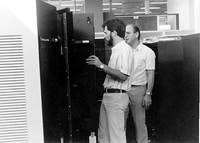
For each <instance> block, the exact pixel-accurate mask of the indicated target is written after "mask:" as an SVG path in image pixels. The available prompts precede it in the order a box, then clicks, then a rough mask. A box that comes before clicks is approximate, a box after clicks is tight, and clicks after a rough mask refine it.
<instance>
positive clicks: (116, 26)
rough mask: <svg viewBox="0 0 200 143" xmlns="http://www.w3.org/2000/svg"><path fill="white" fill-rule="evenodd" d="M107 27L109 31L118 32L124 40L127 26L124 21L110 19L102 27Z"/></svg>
mask: <svg viewBox="0 0 200 143" xmlns="http://www.w3.org/2000/svg"><path fill="white" fill-rule="evenodd" d="M106 26H107V28H108V30H109V31H111V32H113V31H116V32H117V35H118V36H119V37H121V38H124V36H125V28H126V25H125V23H124V22H123V21H122V20H120V19H117V18H115V19H109V20H107V21H105V22H104V23H103V25H102V27H103V28H105V27H106Z"/></svg>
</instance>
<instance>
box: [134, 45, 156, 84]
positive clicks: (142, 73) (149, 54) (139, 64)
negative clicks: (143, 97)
mask: <svg viewBox="0 0 200 143" xmlns="http://www.w3.org/2000/svg"><path fill="white" fill-rule="evenodd" d="M155 57H156V56H155V53H154V52H153V50H151V49H150V48H149V47H147V46H145V45H144V44H142V43H140V44H139V45H138V46H137V48H136V49H133V64H132V72H131V77H130V84H131V85H145V84H146V83H147V74H146V70H155Z"/></svg>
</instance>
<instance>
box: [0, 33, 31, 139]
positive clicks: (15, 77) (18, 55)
mask: <svg viewBox="0 0 200 143" xmlns="http://www.w3.org/2000/svg"><path fill="white" fill-rule="evenodd" d="M27 142H28V127H27V110H26V94H25V79H24V54H23V39H22V35H1V36H0V143H27Z"/></svg>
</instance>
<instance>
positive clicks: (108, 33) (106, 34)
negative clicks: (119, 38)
mask: <svg viewBox="0 0 200 143" xmlns="http://www.w3.org/2000/svg"><path fill="white" fill-rule="evenodd" d="M103 32H104V39H106V41H108V46H112V45H113V38H112V35H111V33H112V32H111V31H109V30H108V27H107V26H105V28H104V31H103Z"/></svg>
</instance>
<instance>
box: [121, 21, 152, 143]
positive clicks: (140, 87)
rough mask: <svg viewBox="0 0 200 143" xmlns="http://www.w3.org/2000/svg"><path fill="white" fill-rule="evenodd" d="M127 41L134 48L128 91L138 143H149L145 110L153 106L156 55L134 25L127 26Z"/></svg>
mask: <svg viewBox="0 0 200 143" xmlns="http://www.w3.org/2000/svg"><path fill="white" fill-rule="evenodd" d="M125 41H126V42H127V43H128V44H129V45H130V46H131V47H132V50H133V61H132V72H131V76H130V85H131V89H130V90H129V91H128V96H129V99H130V107H131V111H132V116H133V120H134V123H135V128H136V140H137V143H148V132H147V127H146V123H145V109H148V107H149V106H150V105H151V102H152V100H151V93H152V88H153V85H154V71H155V54H154V52H153V51H152V50H151V49H150V48H148V47H147V46H145V45H143V44H142V43H141V42H140V30H139V28H138V27H137V26H135V25H133V24H128V25H127V26H126V33H125Z"/></svg>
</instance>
